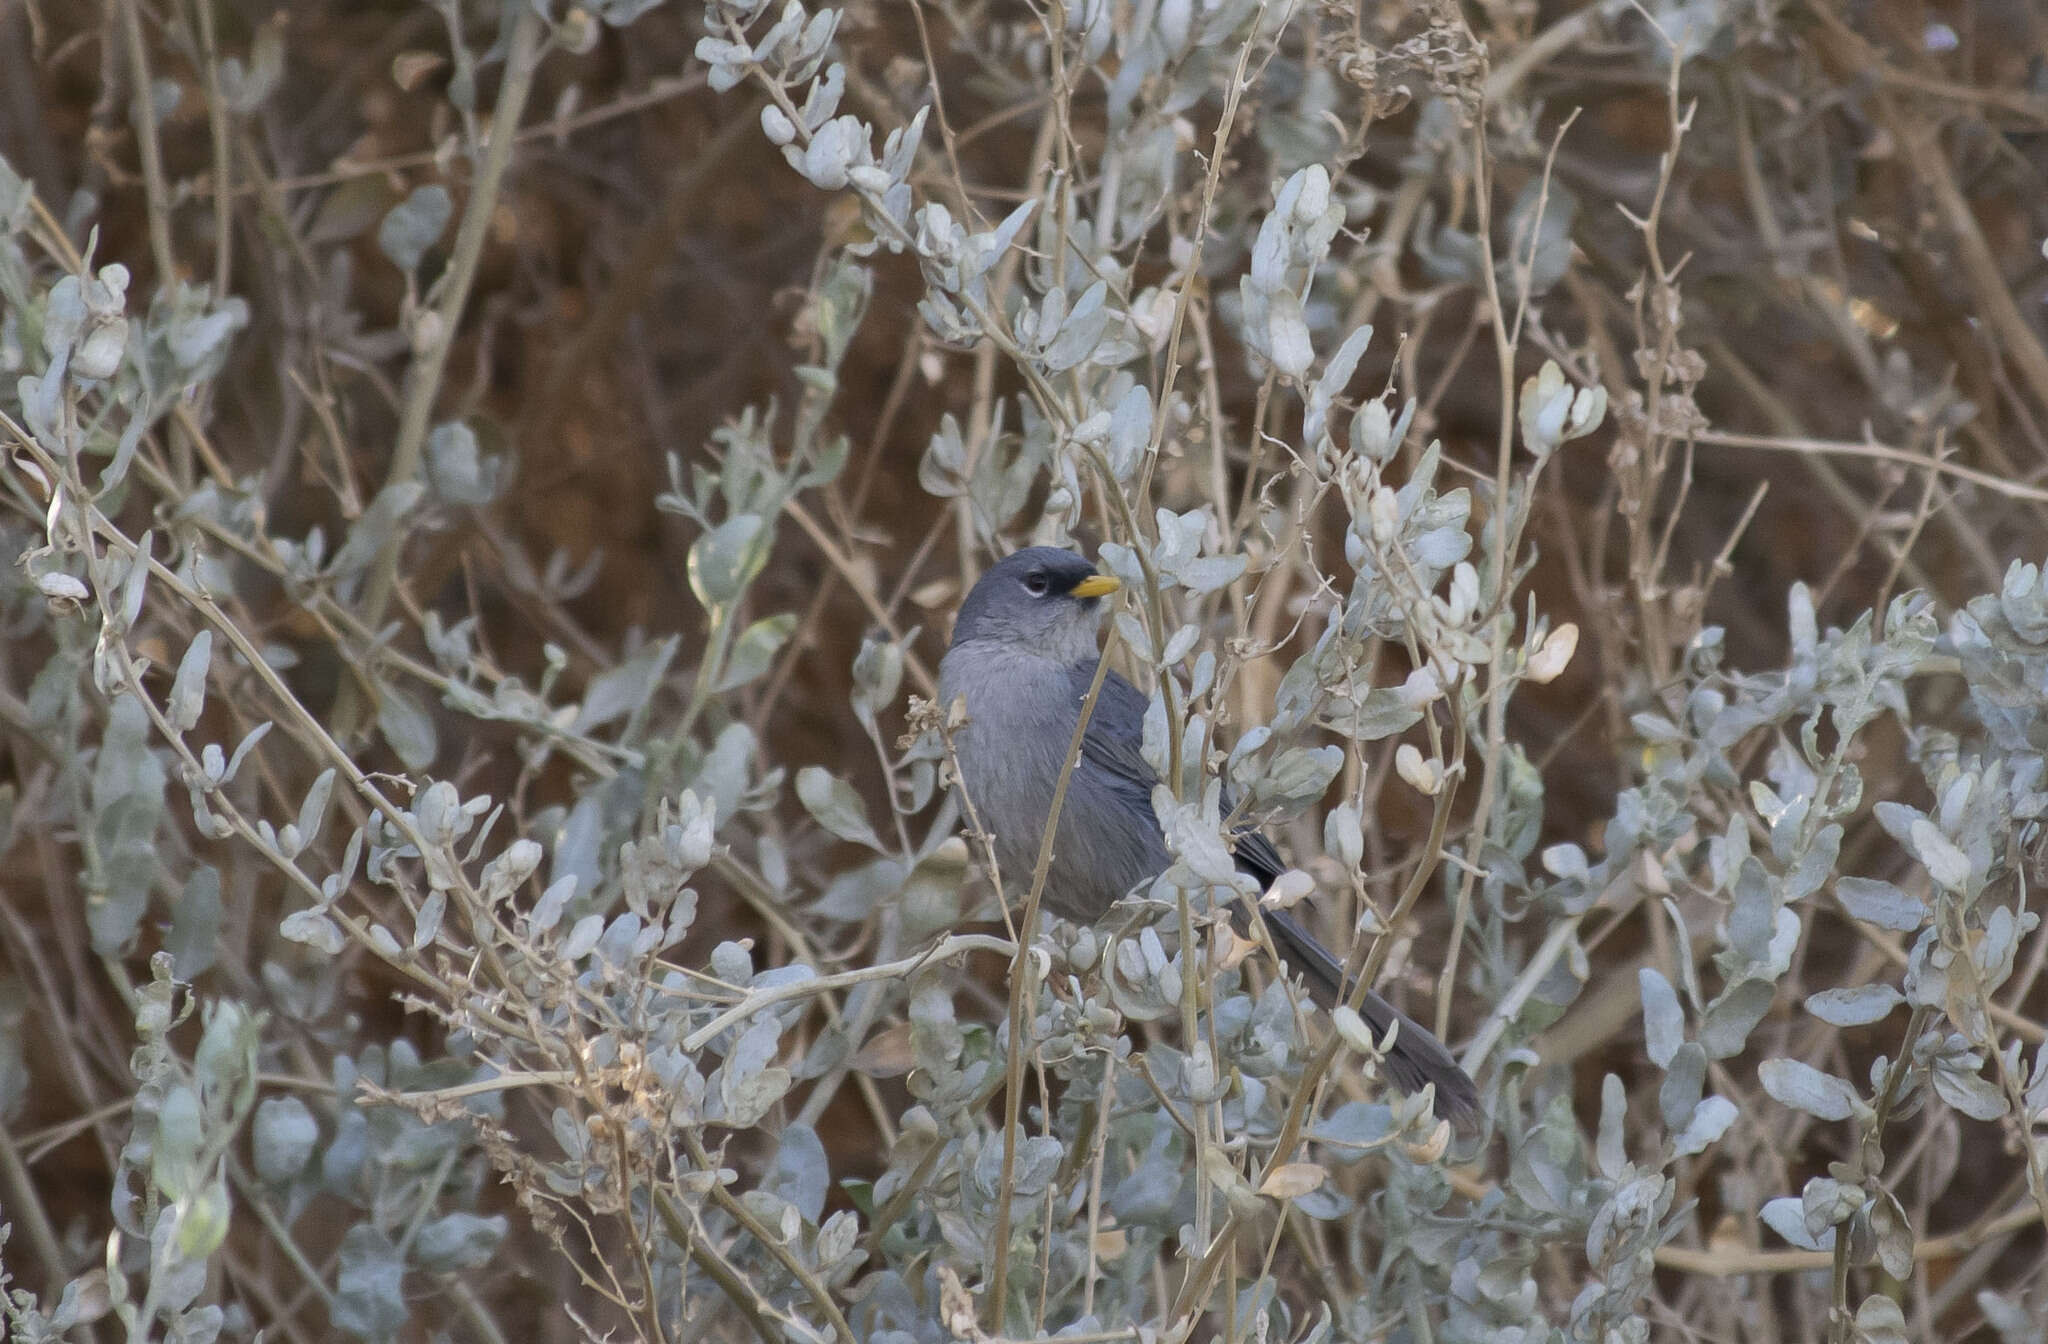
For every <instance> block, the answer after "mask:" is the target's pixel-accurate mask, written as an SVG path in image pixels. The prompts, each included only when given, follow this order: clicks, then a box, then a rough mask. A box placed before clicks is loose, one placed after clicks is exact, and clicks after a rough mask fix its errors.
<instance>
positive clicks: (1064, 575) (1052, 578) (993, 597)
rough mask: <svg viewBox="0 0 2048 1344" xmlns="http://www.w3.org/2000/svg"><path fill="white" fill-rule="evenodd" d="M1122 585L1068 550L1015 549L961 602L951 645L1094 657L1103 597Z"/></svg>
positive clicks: (1070, 659)
mask: <svg viewBox="0 0 2048 1344" xmlns="http://www.w3.org/2000/svg"><path fill="white" fill-rule="evenodd" d="M1120 586H1121V585H1120V584H1118V583H1117V581H1116V580H1115V579H1113V578H1111V577H1110V576H1109V575H1107V574H1100V573H1097V572H1096V569H1095V566H1093V565H1091V564H1089V563H1088V562H1087V561H1086V560H1084V559H1082V558H1081V557H1080V556H1078V555H1076V554H1074V553H1073V552H1072V551H1063V550H1060V549H1059V548H1058V547H1056V546H1033V547H1031V548H1030V549H1029V550H1023V551H1018V552H1017V553H1016V554H1015V555H1011V556H1006V557H1005V558H1003V559H1002V560H999V561H997V562H996V564H995V565H993V566H992V567H990V569H989V571H988V572H987V573H986V574H983V575H982V576H981V582H979V583H977V584H975V585H974V591H973V592H971V593H969V594H968V595H967V600H966V601H965V602H963V603H961V604H960V616H959V619H958V620H956V621H955V622H954V623H953V647H954V648H956V649H957V648H959V647H960V646H961V645H963V644H967V643H971V642H984V641H985V642H988V643H994V644H1000V645H1004V646H1009V647H1015V648H1018V649H1022V650H1027V651H1029V652H1032V653H1037V654H1040V655H1042V656H1043V657H1046V658H1050V659H1053V660H1054V661H1056V662H1061V663H1078V662H1082V661H1084V660H1086V659H1089V658H1093V657H1095V656H1096V648H1095V630H1096V627H1097V625H1098V624H1100V622H1101V620H1102V603H1101V599H1102V596H1103V594H1105V593H1113V592H1115V591H1116V590H1117V589H1118V588H1119V587H1120Z"/></svg>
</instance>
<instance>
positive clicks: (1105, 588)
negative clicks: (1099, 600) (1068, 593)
mask: <svg viewBox="0 0 2048 1344" xmlns="http://www.w3.org/2000/svg"><path fill="white" fill-rule="evenodd" d="M1121 587H1123V585H1122V584H1121V583H1118V582H1117V581H1116V580H1115V579H1114V578H1112V577H1110V576H1109V575H1107V574H1090V575H1089V576H1088V577H1087V578H1085V579H1083V580H1081V581H1080V582H1079V583H1077V584H1075V585H1074V588H1073V593H1074V596H1075V597H1101V596H1103V595H1104V594H1105V593H1113V592H1115V591H1116V590H1117V589H1119V588H1121Z"/></svg>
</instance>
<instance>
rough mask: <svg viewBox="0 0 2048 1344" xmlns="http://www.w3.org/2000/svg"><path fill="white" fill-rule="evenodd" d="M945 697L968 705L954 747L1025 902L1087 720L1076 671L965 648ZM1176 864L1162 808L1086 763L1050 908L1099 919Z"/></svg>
mask: <svg viewBox="0 0 2048 1344" xmlns="http://www.w3.org/2000/svg"><path fill="white" fill-rule="evenodd" d="M939 695H940V701H941V703H942V704H951V703H952V701H953V698H954V697H955V696H963V697H965V699H966V702H967V719H968V721H967V724H966V726H965V727H964V728H963V729H962V730H961V731H959V732H958V733H956V734H955V735H954V739H953V746H954V751H955V754H956V756H957V758H958V761H959V773H960V783H961V786H962V787H963V788H964V789H965V790H966V793H967V797H968V801H969V802H971V803H972V804H973V807H974V811H975V814H976V815H977V816H978V817H979V820H980V823H981V825H982V827H983V828H984V829H985V830H987V832H988V833H989V835H990V837H991V839H992V840H993V844H994V849H995V854H996V862H997V863H998V864H999V865H1000V866H1001V868H1002V877H1003V885H1004V886H1005V887H1006V888H1007V889H1008V894H1009V895H1010V897H1011V898H1012V899H1019V898H1021V897H1022V896H1023V895H1024V894H1025V893H1026V892H1027V891H1029V890H1030V887H1031V878H1032V873H1033V871H1034V870H1035V868H1036V867H1037V863H1038V852H1039V848H1040V844H1041V842H1042V841H1043V839H1044V836H1045V820H1046V817H1047V815H1048V814H1049V813H1050V812H1051V810H1052V800H1053V793H1054V790H1055V789H1056V787H1057V786H1058V783H1059V775H1060V768H1061V766H1062V765H1063V764H1064V762H1065V760H1066V753H1067V747H1068V744H1069V743H1070V742H1071V741H1072V740H1073V735H1074V722H1075V720H1076V718H1077V717H1078V716H1079V713H1080V700H1079V699H1078V698H1077V697H1076V696H1075V695H1074V694H1073V689H1072V686H1071V683H1070V669H1068V668H1067V667H1065V666H1063V665H1062V664H1060V663H1057V662H1055V661H1053V660H1051V659H1048V658H1042V657H1039V656H1037V655H1036V654H1033V653H1025V652H1019V651H1015V650H1011V649H1007V648H1003V647H1000V646H993V645H984V644H983V643H982V642H981V641H972V642H969V643H967V644H962V645H957V646H955V647H954V648H953V649H952V650H950V651H949V652H948V653H947V654H946V657H945V660H944V661H943V662H942V663H941V664H940V665H939ZM1165 863H1166V853H1165V847H1164V844H1163V843H1162V842H1161V840H1160V836H1159V826H1158V822H1157V821H1156V820H1155V819H1154V818H1153V816H1152V814H1151V807H1150V803H1149V802H1147V803H1146V804H1145V805H1144V808H1143V811H1142V813H1140V812H1139V811H1137V810H1135V809H1133V808H1132V807H1131V806H1130V804H1129V802H1128V801H1127V800H1125V799H1122V798H1120V797H1118V796H1116V795H1115V791H1114V790H1112V789H1110V788H1109V787H1108V785H1107V781H1106V780H1104V779H1103V778H1102V777H1101V772H1100V769H1099V767H1097V766H1094V765H1092V764H1090V763H1089V762H1087V761H1085V760H1084V761H1082V762H1080V763H1079V764H1077V765H1076V767H1075V770H1074V773H1073V777H1072V779H1071V780H1069V782H1068V785H1067V795H1066V799H1065V802H1064V804H1063V805H1062V807H1061V809H1060V825H1059V833H1058V837H1057V840H1056V841H1055V843H1054V846H1053V860H1052V864H1051V866H1050V867H1049V868H1048V870H1047V874H1046V888H1045V895H1044V901H1045V905H1046V906H1047V907H1048V908H1049V909H1051V910H1053V911H1054V912H1055V913H1057V914H1061V915H1064V916H1066V917H1067V918H1069V919H1077V920H1085V921H1093V920H1095V919H1097V918H1099V917H1100V916H1101V915H1102V913H1103V912H1104V911H1105V910H1107V909H1108V908H1109V905H1110V903H1111V902H1113V901H1115V900H1116V899H1117V898H1118V897H1120V896H1122V895H1123V894H1124V893H1125V892H1126V891H1127V890H1129V889H1130V888H1131V887H1132V886H1134V885H1136V884H1137V883H1138V882H1140V881H1142V880H1144V879H1146V878H1149V877H1151V876H1152V875H1153V874H1155V873H1157V872H1159V871H1160V869H1162V868H1163V867H1164V866H1165Z"/></svg>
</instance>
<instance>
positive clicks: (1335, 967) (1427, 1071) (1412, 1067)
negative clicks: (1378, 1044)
mask: <svg viewBox="0 0 2048 1344" xmlns="http://www.w3.org/2000/svg"><path fill="white" fill-rule="evenodd" d="M1260 916H1261V918H1263V919H1264V920H1265V922H1266V927H1267V928H1268V929H1270V930H1271V931H1272V934H1273V940H1274V942H1275V943H1277V944H1278V945H1279V949H1280V954H1281V955H1282V956H1283V957H1285V958H1286V960H1287V964H1288V965H1289V966H1290V967H1292V968H1294V969H1295V970H1297V971H1299V972H1301V974H1302V976H1303V977H1304V978H1305V979H1306V980H1307V981H1308V987H1309V992H1310V993H1312V994H1313V995H1315V998H1316V1001H1317V1002H1318V1003H1320V1004H1322V1005H1323V1007H1324V1008H1325V1009H1328V1008H1332V1007H1334V1006H1335V1005H1337V1004H1338V1003H1341V1002H1342V1001H1343V999H1344V995H1345V989H1346V986H1345V980H1344V963H1342V962H1340V961H1339V960H1337V958H1336V956H1335V955H1333V954H1332V953H1331V951H1330V949H1329V948H1327V947H1324V946H1323V945H1322V944H1321V943H1319V942H1317V941H1316V937H1315V935H1314V934H1312V933H1310V932H1309V931H1308V930H1307V929H1305V928H1303V927H1302V926H1301V924H1300V923H1299V922H1298V921H1297V920H1296V919H1295V918H1294V916H1292V915H1290V914H1288V913H1286V912H1285V911H1283V910H1262V911H1260ZM1358 1015H1359V1016H1360V1017H1362V1018H1364V1019H1365V1024H1366V1025H1367V1026H1369V1027H1371V1028H1372V1034H1373V1036H1374V1038H1375V1039H1377V1038H1379V1037H1382V1036H1385V1035H1386V1033H1387V1028H1388V1027H1390V1026H1392V1025H1394V1024H1395V1023H1396V1022H1398V1023H1400V1024H1401V1031H1400V1034H1399V1035H1397V1036H1396V1037H1395V1038H1394V1048H1393V1049H1392V1050H1391V1051H1389V1052H1388V1054H1387V1073H1388V1075H1389V1076H1391V1077H1392V1078H1393V1080H1394V1085H1395V1086H1396V1087H1398V1088H1400V1089H1401V1090H1402V1091H1403V1092H1408V1093H1415V1092H1420V1091H1421V1090H1422V1085H1423V1084H1424V1083H1435V1084H1436V1113H1437V1114H1438V1115H1439V1116H1441V1117H1443V1118H1444V1119H1446V1120H1449V1121H1450V1122H1451V1123H1452V1124H1455V1125H1463V1124H1465V1123H1466V1122H1467V1121H1469V1120H1471V1119H1473V1118H1474V1117H1475V1116H1477V1115H1478V1113H1479V1089H1478V1088H1477V1087H1475V1086H1473V1083H1472V1079H1471V1077H1470V1076H1469V1075H1467V1074H1466V1072H1465V1071H1464V1070H1463V1069H1461V1068H1459V1067H1458V1061H1457V1060H1455V1059H1453V1058H1452V1057H1451V1052H1450V1051H1449V1050H1447V1049H1445V1048H1444V1043H1443V1042H1442V1041H1439V1040H1438V1039H1437V1038H1436V1037H1435V1036H1433V1035H1431V1034H1430V1032H1429V1030H1428V1028H1426V1027H1424V1026H1423V1025H1422V1024H1421V1023H1420V1022H1417V1021H1416V1020H1415V1019H1414V1018H1412V1017H1409V1016H1408V1015H1407V1014H1406V1013H1404V1012H1402V1011H1401V1010H1400V1009H1398V1008H1396V1007H1394V1005H1393V1004H1391V1003H1388V1002H1387V1001H1386V1000H1385V999H1383V998H1381V997H1380V996H1379V995H1378V994H1375V993H1373V992H1372V991H1371V990H1367V991H1366V994H1365V1002H1364V1003H1363V1004H1361V1005H1359V1009H1358Z"/></svg>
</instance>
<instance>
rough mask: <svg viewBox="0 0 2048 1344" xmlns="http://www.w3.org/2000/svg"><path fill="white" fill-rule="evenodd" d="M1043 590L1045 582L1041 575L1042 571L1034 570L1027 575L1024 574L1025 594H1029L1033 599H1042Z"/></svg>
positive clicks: (1043, 575)
mask: <svg viewBox="0 0 2048 1344" xmlns="http://www.w3.org/2000/svg"><path fill="white" fill-rule="evenodd" d="M1045 590H1046V581H1045V574H1044V573H1043V571H1040V570H1035V569H1034V570H1032V571H1031V572H1030V573H1029V574H1026V575H1025V576H1024V591H1025V592H1027V593H1029V594H1031V595H1032V596H1033V597H1044V596H1045Z"/></svg>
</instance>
